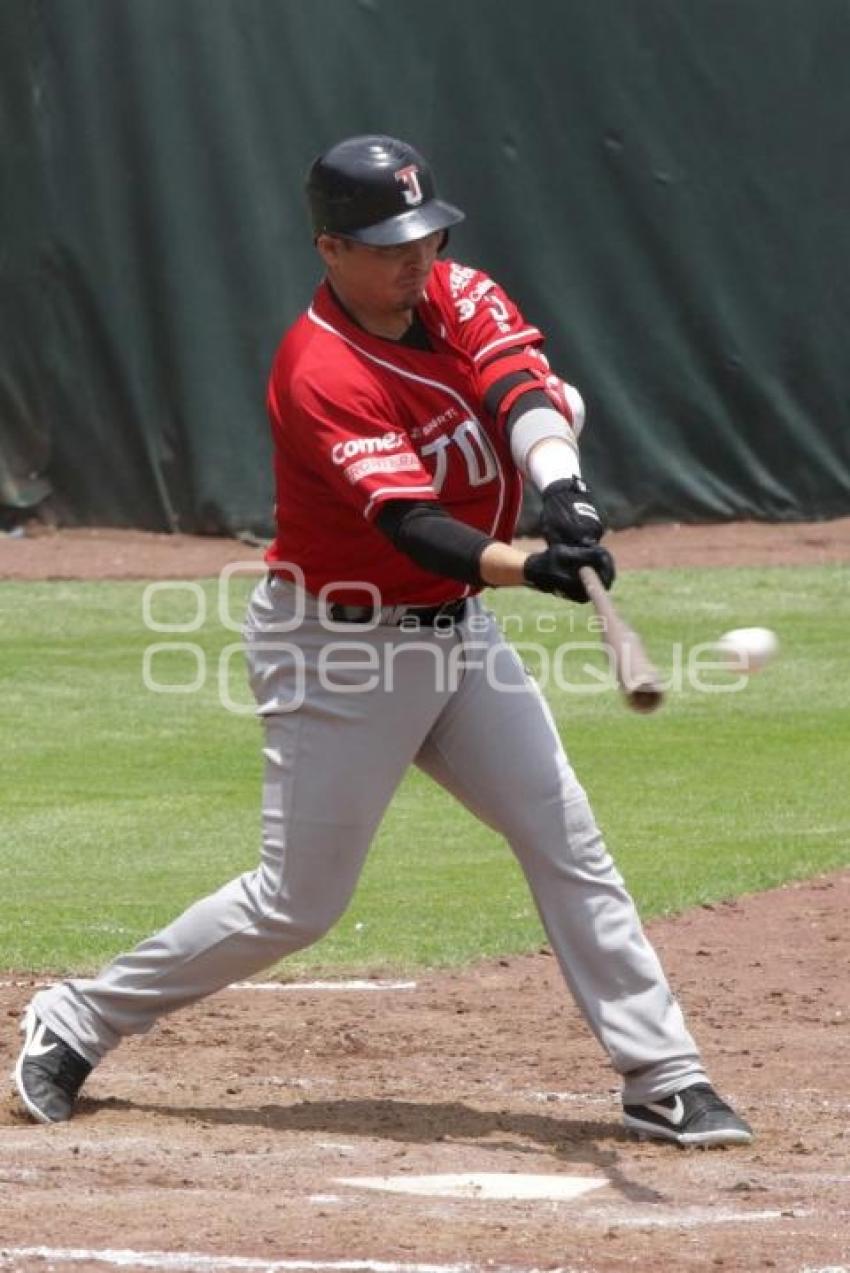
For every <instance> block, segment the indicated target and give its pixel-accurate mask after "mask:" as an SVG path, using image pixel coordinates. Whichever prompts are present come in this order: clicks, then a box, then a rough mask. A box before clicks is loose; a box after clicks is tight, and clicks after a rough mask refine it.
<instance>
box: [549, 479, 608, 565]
mask: <svg viewBox="0 0 850 1273" xmlns="http://www.w3.org/2000/svg"><path fill="white" fill-rule="evenodd" d="M540 521H541V527H542V530H543V536H544V538H545V540H546V543H547V544H573V545H574V546H575V547H576V548H591V547H592V546H593V545H594V544H597V543H598V542H599V540H600V539H601V538H602V536H603V535H604V534H605V529H606V528H605V520H604V518H603V517H602V514H601V513H600V512H599V509H598V508H597V507H596V505H595V504H594V503H593V497H592V495H591V494H590V490H589V488H588V485H587V483H586V482H583V481H582V479H581V478H580V477H569V478H566V477H565V478H561V479H560V481H557V482H551V483H550V484H549V486H547V487H546V489H545V491H544V492H543V511H542V514H541V518H540Z"/></svg>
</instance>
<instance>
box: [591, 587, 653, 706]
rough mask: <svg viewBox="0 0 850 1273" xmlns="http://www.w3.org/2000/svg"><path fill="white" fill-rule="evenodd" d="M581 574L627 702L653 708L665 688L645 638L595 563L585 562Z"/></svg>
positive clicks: (631, 704) (630, 704)
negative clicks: (621, 609)
mask: <svg viewBox="0 0 850 1273" xmlns="http://www.w3.org/2000/svg"><path fill="white" fill-rule="evenodd" d="M579 575H580V577H581V581H582V583H583V584H584V586H585V588H586V589H587V595H588V596H589V597H590V600H591V601H592V602H593V608H594V609H595V611H596V613H597V614H598V615H599V617H600V619H601V620H602V622H603V624H604V626H605V639H606V642H607V644H608V646H609V648H610V650H611V652H612V654H613V656H614V669H615V671H616V673H617V680H618V682H619V684H620V688H621V689H622V691H623V693H624V695H625V696H626V702H627V703H628V705H629V707H631V709H632V710H633V711H635V712H654V711H655V709H656V708H657V707H660V706H661V704H662V702H663V700H664V691H663V690H662V688H661V678H660V676H659V675H658V672H657V671H656V669H655V668H654V667H653V665H652V663H650V661H649V658H648V656H647V653H646V650H644V648H643V642H642V641H641V639H640V637H639V636H638V634H637V633H636V632H635V631H634V629H633V628H630V627H629V625H628V624H627V623H626V621H625V619H623V618H622V616H621V615H620V613H619V611H618V610H617V607H616V606H615V605H614V602H613V601H612V600H611V598H610V597H609V595H608V593H607V592H606V591H605V589H604V588H603V586H602V582H601V580H600V578H599V576H598V575H597V573H596V571H595V570H594V569H593V567H592V566H582V567H581V568H580V570H579Z"/></svg>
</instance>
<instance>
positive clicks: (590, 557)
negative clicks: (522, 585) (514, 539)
mask: <svg viewBox="0 0 850 1273" xmlns="http://www.w3.org/2000/svg"><path fill="white" fill-rule="evenodd" d="M582 566H592V567H593V569H594V570H595V571H596V573H597V575H598V576H599V578H600V580H601V582H602V584H603V586H604V587H605V588H606V589H608V588H610V587H611V585H612V583H613V582H614V579H615V577H616V574H617V571H616V567H615V566H614V558H613V557H612V556H611V554H610V553H609V552H608V550H607V548H599V547H598V546H597V545H593V546H592V547H589V548H574V547H571V546H570V545H569V544H553V545H552V546H551V547H550V548H546V549H544V551H543V552H540V553H532V554H531V556H530V557H527V558H526V561H525V565H524V566H523V568H522V573H523V574H524V575H525V581H526V583H528V584H530V585H531V587H532V588H536V589H537V591H538V592H553V593H554V594H555V596H556V597H566V599H567V601H577V602H578V603H579V605H581V604H583V603H584V602H585V601H588V600H589V597H588V595H587V590H586V589H585V586H584V584H583V583H582V581H581V579H580V578H579V573H578V572H579V569H580V568H581V567H582Z"/></svg>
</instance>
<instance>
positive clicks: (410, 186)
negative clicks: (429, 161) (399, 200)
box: [393, 164, 423, 208]
mask: <svg viewBox="0 0 850 1273" xmlns="http://www.w3.org/2000/svg"><path fill="white" fill-rule="evenodd" d="M393 176H394V177H395V179H396V181H397V182H399V184H400V185H401V193H402V195H403V196H404V202H405V203H406V204H407V205H408V207H410V208H415V207H417V206H418V205H419V204H420V203H421V202H422V198H423V195H422V187H421V186H420V184H419V169H418V168H417V166H416V164H408V165H407V167H406V168H399V169H398V171H397V172H395V173H393Z"/></svg>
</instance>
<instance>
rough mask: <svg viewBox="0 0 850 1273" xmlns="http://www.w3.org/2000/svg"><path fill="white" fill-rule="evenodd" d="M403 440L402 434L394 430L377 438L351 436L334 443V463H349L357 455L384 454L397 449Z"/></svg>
mask: <svg viewBox="0 0 850 1273" xmlns="http://www.w3.org/2000/svg"><path fill="white" fill-rule="evenodd" d="M403 442H404V439H403V438H402V436H401V434H400V433H396V432H394V431H393V430H390V432H389V433H384V434H383V435H382V436H381V437H377V438H349V439H348V440H347V441H346V442H337V443H336V444H335V445H334V447H333V448H332V450H331V459H332V460H333V462H334V464H347V463H348V461H349V460H353V459H354V457H355V456H357V455H382V454H385V453H386V452H387V451H397V450H398V448H399V447H400V446H401V445H402V444H403Z"/></svg>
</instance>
